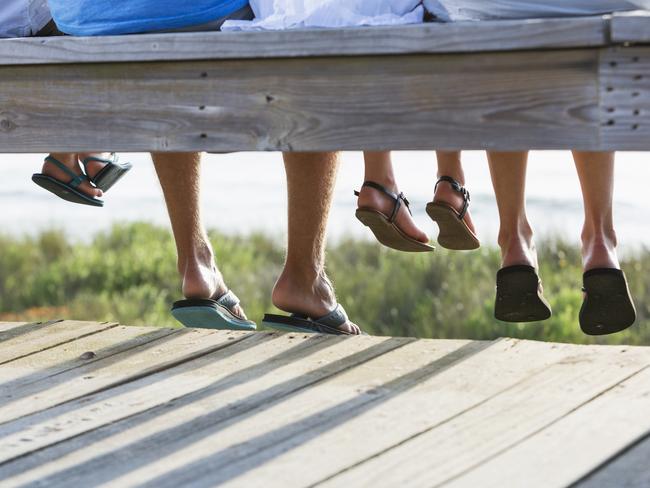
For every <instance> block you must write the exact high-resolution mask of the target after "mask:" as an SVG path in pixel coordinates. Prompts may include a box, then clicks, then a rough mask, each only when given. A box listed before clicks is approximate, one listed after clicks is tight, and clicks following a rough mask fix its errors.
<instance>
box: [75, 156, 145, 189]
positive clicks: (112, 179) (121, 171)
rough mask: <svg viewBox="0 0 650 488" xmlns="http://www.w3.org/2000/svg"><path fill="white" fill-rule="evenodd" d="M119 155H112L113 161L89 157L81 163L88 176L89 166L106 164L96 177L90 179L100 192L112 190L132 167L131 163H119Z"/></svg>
mask: <svg viewBox="0 0 650 488" xmlns="http://www.w3.org/2000/svg"><path fill="white" fill-rule="evenodd" d="M117 159H118V158H117V155H116V154H115V153H111V159H102V158H97V157H95V156H89V157H87V158H86V159H84V160H82V161H81V164H83V166H84V169H85V170H86V174H88V164H89V163H90V162H92V161H95V162H98V163H104V164H105V165H106V166H104V167H103V168H102V169H100V170H99V171H98V172H97V174H96V175H95V176H93V177H92V178H90V177H89V179H90V181H91V182H92V183H93V185H95V186H96V187H97V188H99V189H100V190H102V191H104V192H106V191H108V190H110V189H111V188H112V187H113V185H115V183H117V182H118V181H119V180H120V179H121V178H122V177H123V176H124V175H125V174H126V173H127V172H128V171H129V170H130V169H131V168H132V167H133V165H132V164H131V163H118V162H117Z"/></svg>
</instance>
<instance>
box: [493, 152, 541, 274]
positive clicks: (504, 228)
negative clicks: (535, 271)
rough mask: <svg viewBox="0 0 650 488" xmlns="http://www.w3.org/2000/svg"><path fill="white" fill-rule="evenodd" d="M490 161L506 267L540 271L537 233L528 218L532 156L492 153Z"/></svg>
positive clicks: (521, 153) (503, 262) (518, 153)
mask: <svg viewBox="0 0 650 488" xmlns="http://www.w3.org/2000/svg"><path fill="white" fill-rule="evenodd" d="M488 162H489V165H490V174H491V176H492V186H493V187H494V193H495V195H496V200H497V206H498V208H499V221H500V227H499V247H500V248H501V257H502V265H503V267H508V266H515V265H519V264H523V265H529V266H533V267H534V268H537V251H536V249H535V243H534V241H533V230H532V228H531V226H530V223H529V222H528V216H527V215H526V171H527V168H528V153H527V152H488Z"/></svg>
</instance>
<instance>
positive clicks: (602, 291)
mask: <svg viewBox="0 0 650 488" xmlns="http://www.w3.org/2000/svg"><path fill="white" fill-rule="evenodd" d="M583 283H584V292H585V299H584V301H583V304H582V308H581V309H580V328H581V329H582V331H583V332H584V333H585V334H587V335H592V336H601V335H608V334H615V333H617V332H621V331H623V330H625V329H627V328H629V327H631V326H632V325H634V322H635V321H636V309H635V308H634V302H633V301H632V297H631V295H630V290H629V288H628V285H627V279H626V278H625V274H624V273H623V271H621V270H618V269H594V270H591V271H587V272H586V273H585V275H584V277H583Z"/></svg>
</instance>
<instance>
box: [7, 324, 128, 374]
mask: <svg viewBox="0 0 650 488" xmlns="http://www.w3.org/2000/svg"><path fill="white" fill-rule="evenodd" d="M116 326H117V324H115V323H108V322H107V323H104V324H97V323H96V322H80V321H76V320H65V321H58V322H54V323H44V324H33V325H28V326H22V327H23V328H20V327H18V328H14V329H9V330H7V331H3V332H2V333H1V334H0V341H1V342H0V343H1V344H2V347H1V348H0V364H6V363H9V362H10V361H15V360H16V359H20V358H23V357H25V356H29V355H30V354H36V353H38V352H41V351H44V350H46V349H50V348H52V347H56V346H58V345H61V344H65V343H68V342H71V341H74V340H75V339H78V338H80V337H84V336H87V335H91V334H95V333H97V332H100V331H102V330H105V329H110V328H112V327H116ZM5 337H6V339H5Z"/></svg>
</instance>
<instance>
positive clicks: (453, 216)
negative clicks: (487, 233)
mask: <svg viewBox="0 0 650 488" xmlns="http://www.w3.org/2000/svg"><path fill="white" fill-rule="evenodd" d="M442 182H447V183H449V184H451V188H452V189H453V190H454V191H456V192H458V193H460V194H461V195H462V196H463V208H462V210H461V211H460V212H458V211H456V209H455V208H453V207H452V206H451V205H448V204H446V203H442V202H429V203H428V204H427V214H429V217H431V220H433V221H434V222H435V223H436V224H438V229H439V233H438V244H440V245H441V246H442V247H444V248H445V249H451V250H453V251H472V250H474V249H478V248H479V247H481V241H479V239H478V237H476V234H474V232H472V230H471V229H470V228H469V226H468V225H467V223H466V222H465V215H467V210H468V209H469V202H470V195H469V192H468V191H467V189H466V188H465V187H464V186H462V185H461V184H460V183H458V182H457V181H456V180H455V179H453V178H452V177H451V176H441V177H440V179H439V180H438V181H437V182H436V186H435V189H436V190H437V189H438V185H440V183H442ZM434 191H435V190H434Z"/></svg>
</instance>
